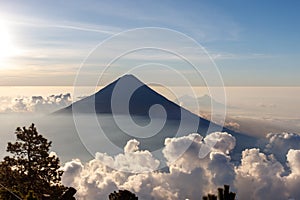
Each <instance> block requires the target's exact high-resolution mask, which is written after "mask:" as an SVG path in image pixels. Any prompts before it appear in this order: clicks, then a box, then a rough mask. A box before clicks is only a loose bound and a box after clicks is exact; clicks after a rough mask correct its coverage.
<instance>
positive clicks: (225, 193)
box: [202, 185, 236, 200]
mask: <svg viewBox="0 0 300 200" xmlns="http://www.w3.org/2000/svg"><path fill="white" fill-rule="evenodd" d="M235 196H236V194H235V193H233V192H229V185H224V189H223V188H218V197H217V196H216V195H214V194H208V195H207V196H203V197H202V199H203V200H218V199H219V200H235Z"/></svg>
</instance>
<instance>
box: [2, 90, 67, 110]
mask: <svg viewBox="0 0 300 200" xmlns="http://www.w3.org/2000/svg"><path fill="white" fill-rule="evenodd" d="M0 103H1V107H0V112H5V113H20V112H37V113H49V112H53V111H55V110H58V109H60V108H63V107H65V106H67V105H70V104H71V103H72V100H71V94H70V93H66V94H59V95H54V94H53V95H50V96H48V97H43V96H31V97H22V98H12V97H0Z"/></svg>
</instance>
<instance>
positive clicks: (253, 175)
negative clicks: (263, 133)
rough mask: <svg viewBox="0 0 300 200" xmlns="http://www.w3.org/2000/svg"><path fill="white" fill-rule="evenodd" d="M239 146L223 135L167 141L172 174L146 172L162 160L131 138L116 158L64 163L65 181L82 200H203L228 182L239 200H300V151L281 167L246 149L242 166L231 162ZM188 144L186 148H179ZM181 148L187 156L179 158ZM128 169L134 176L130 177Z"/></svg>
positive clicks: (283, 140)
mask: <svg viewBox="0 0 300 200" xmlns="http://www.w3.org/2000/svg"><path fill="white" fill-rule="evenodd" d="M295 137H297V136H296V135H294V134H287V133H283V134H278V135H277V136H275V135H272V137H271V135H269V136H268V139H270V143H269V144H268V145H267V146H268V147H270V146H271V145H274V144H275V143H277V142H278V141H280V144H281V145H283V146H285V145H287V146H289V145H290V144H291V141H290V139H291V138H295ZM271 138H272V139H271ZM209 141H210V142H211V141H213V142H214V143H216V145H215V147H214V148H213V149H212V151H211V152H210V154H209V156H206V157H205V158H203V159H200V158H199V156H198V155H199V151H201V147H202V146H203V145H205V143H206V142H209ZM235 142H236V140H235V138H234V137H233V136H232V135H230V134H228V133H220V132H216V133H212V134H210V135H208V136H207V137H205V138H203V137H202V136H200V135H198V134H196V133H193V134H190V135H187V136H183V137H179V138H168V139H166V140H165V147H164V148H163V155H164V157H165V158H166V161H167V165H168V169H169V170H168V172H165V171H152V172H147V171H146V170H145V169H148V170H149V167H150V170H154V169H156V168H157V167H158V164H159V162H158V161H157V160H156V159H155V158H154V157H153V155H152V154H151V152H149V151H145V150H143V151H142V150H140V149H139V147H138V145H139V142H138V141H137V140H130V141H128V143H127V145H126V146H125V147H124V153H122V154H119V155H116V156H114V157H112V156H109V155H106V154H103V153H97V154H96V158H95V159H93V160H91V161H89V162H88V163H86V164H83V163H81V162H80V161H79V160H72V161H70V162H68V163H66V164H65V167H64V170H65V171H66V172H65V174H64V175H63V183H64V184H66V185H70V186H73V187H75V188H76V189H77V190H78V192H77V198H78V199H79V200H80V199H87V200H89V199H106V198H107V196H108V195H109V194H110V193H111V192H113V191H115V190H118V189H127V190H130V191H132V192H134V193H135V194H136V195H137V196H138V197H139V198H140V199H146V200H147V199H157V200H163V199H170V200H173V199H174V200H175V199H176V200H177V199H190V200H193V199H201V197H202V196H203V195H204V194H207V193H211V192H213V193H216V192H217V191H216V188H217V187H220V186H222V185H224V184H229V185H231V189H232V190H233V191H236V192H237V196H238V198H239V199H257V200H263V199H275V200H276V199H278V200H279V199H280V200H282V199H299V198H300V192H299V189H298V186H299V184H300V170H299V169H300V150H293V149H290V150H288V152H287V153H286V155H285V156H286V160H287V163H281V162H279V161H278V160H277V159H276V157H275V156H274V155H273V154H271V152H268V153H267V154H266V153H264V152H263V151H262V150H260V149H258V148H253V149H245V150H244V151H243V152H242V157H241V160H240V163H237V162H235V163H233V162H232V161H231V157H230V152H231V150H232V149H233V148H234V146H235ZM187 144H189V146H188V148H185V149H181V148H183V147H184V146H186V145H187ZM272 147H273V146H272ZM182 150H184V153H183V154H182V155H178V152H181V151H182ZM269 150H270V148H269ZM104 163H106V165H105V164H104ZM107 163H108V165H107ZM284 165H286V166H287V168H285V167H284ZM151 166H152V168H151ZM119 169H121V170H119ZM128 170H131V172H133V173H128ZM145 171H146V172H145ZM139 172H145V173H139Z"/></svg>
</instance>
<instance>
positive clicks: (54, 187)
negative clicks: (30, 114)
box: [0, 124, 66, 199]
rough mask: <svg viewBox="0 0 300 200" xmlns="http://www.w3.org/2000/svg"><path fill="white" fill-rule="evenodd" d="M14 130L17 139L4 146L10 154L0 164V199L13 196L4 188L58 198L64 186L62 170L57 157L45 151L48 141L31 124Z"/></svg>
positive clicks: (47, 147)
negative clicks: (0, 186) (62, 183)
mask: <svg viewBox="0 0 300 200" xmlns="http://www.w3.org/2000/svg"><path fill="white" fill-rule="evenodd" d="M15 134H16V136H17V141H16V142H15V143H10V142H9V143H8V146H7V152H9V153H11V154H12V156H6V157H5V158H4V160H3V161H2V162H1V164H0V183H1V185H2V189H1V190H0V199H14V197H12V196H13V195H11V194H9V193H11V192H7V191H8V190H10V191H13V193H15V194H16V193H18V194H21V196H22V197H25V196H26V195H27V194H28V192H29V191H33V192H34V194H35V195H36V197H37V198H38V199H40V198H41V197H42V195H43V194H49V195H51V197H53V198H54V199H58V197H59V196H61V194H62V193H63V191H65V189H66V188H65V187H64V186H63V185H61V183H60V181H61V176H62V174H63V171H61V170H59V168H60V161H59V158H58V157H57V156H55V155H51V154H50V153H49V150H50V147H51V142H48V140H47V139H46V138H44V137H43V136H42V135H40V134H39V133H38V132H37V129H36V127H35V126H34V124H32V125H31V126H30V127H29V128H26V127H23V128H17V129H16V131H15ZM3 187H5V188H6V189H3ZM9 196H11V198H8V197H9Z"/></svg>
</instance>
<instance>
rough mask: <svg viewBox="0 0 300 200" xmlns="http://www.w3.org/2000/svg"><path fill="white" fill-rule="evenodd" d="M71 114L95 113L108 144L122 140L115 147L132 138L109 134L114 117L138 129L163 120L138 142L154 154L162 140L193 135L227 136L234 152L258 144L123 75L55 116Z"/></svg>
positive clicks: (245, 135)
mask: <svg viewBox="0 0 300 200" xmlns="http://www.w3.org/2000/svg"><path fill="white" fill-rule="evenodd" d="M200 106H201V105H200ZM74 112H76V113H77V114H92V113H96V114H97V116H100V118H99V123H100V125H101V126H102V127H105V128H106V129H107V131H108V132H109V131H110V132H112V133H111V134H108V135H107V136H108V137H111V138H110V140H111V141H112V142H114V140H116V138H118V139H120V138H121V137H122V138H123V139H122V142H120V140H118V141H115V142H114V143H118V146H122V145H125V144H126V142H127V141H128V140H129V139H133V138H134V137H132V136H130V135H128V134H126V133H124V134H121V133H120V132H122V130H120V129H119V131H112V130H116V129H118V128H119V127H118V125H117V124H116V123H115V121H114V117H112V116H113V115H114V116H115V115H120V116H123V117H130V118H132V119H133V120H134V121H135V122H136V123H137V124H139V123H140V124H139V125H140V126H144V125H145V124H147V123H149V122H150V121H151V119H152V118H156V119H160V118H164V119H166V122H165V125H164V128H163V129H161V131H160V132H159V133H158V134H156V135H155V136H153V137H151V138H138V140H139V141H140V142H141V147H142V148H143V147H144V148H146V149H149V150H155V149H157V148H160V147H161V146H163V143H164V139H165V138H167V137H176V136H182V135H188V134H190V133H195V132H197V133H199V134H201V135H202V136H205V134H209V133H211V132H215V131H223V132H227V133H230V134H232V135H233V136H234V137H235V138H236V140H237V145H236V150H237V151H240V150H242V149H245V148H250V147H254V146H256V143H257V139H256V138H254V137H251V136H248V135H247V134H242V133H238V132H235V131H233V130H230V129H227V128H224V127H221V126H219V125H218V124H215V123H213V122H210V121H208V120H206V119H204V118H201V117H199V116H197V115H195V114H194V113H192V112H190V111H188V110H186V109H184V108H182V107H181V106H179V105H178V104H176V103H174V102H172V101H170V100H169V99H167V98H166V97H164V96H162V95H161V94H159V93H158V92H156V91H154V90H153V89H151V88H150V87H148V86H147V85H146V84H144V83H143V82H142V81H140V80H139V79H138V78H136V77H135V76H133V75H124V76H122V77H120V78H118V79H117V80H115V81H114V82H112V83H110V84H109V85H107V86H106V87H104V88H103V89H101V90H99V91H98V92H97V93H95V94H93V95H91V96H88V97H86V98H84V99H81V100H79V101H77V102H75V103H73V104H71V105H70V106H68V107H66V108H64V109H61V110H59V111H57V112H56V114H72V113H74ZM101 116H111V118H110V120H111V123H109V124H110V125H109V126H107V124H108V123H107V118H106V119H105V124H101V123H104V122H103V121H104V120H101ZM141 118H143V119H145V120H144V121H143V122H141V120H140V121H139V120H136V119H141ZM182 121H184V123H182ZM195 123H196V126H195ZM105 128H104V129H105ZM117 132H118V133H117ZM116 134H119V135H116ZM112 135H113V136H112ZM124 135H125V136H124ZM120 143H122V144H120ZM153 144H155V145H153ZM158 144H159V145H158ZM157 145H158V146H157ZM154 146H155V147H154Z"/></svg>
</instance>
